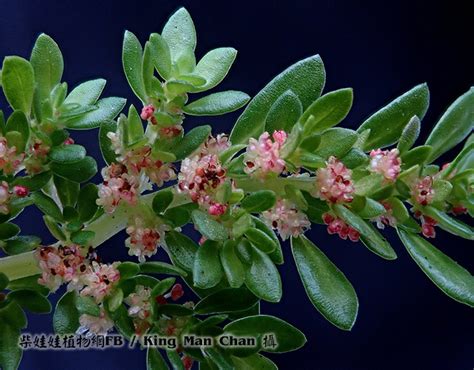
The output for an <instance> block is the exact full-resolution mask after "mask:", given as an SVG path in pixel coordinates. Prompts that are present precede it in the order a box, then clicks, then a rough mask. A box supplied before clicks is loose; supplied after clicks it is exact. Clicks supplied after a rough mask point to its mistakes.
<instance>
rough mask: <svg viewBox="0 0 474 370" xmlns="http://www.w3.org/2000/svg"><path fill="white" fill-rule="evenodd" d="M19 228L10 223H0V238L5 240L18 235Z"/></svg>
mask: <svg viewBox="0 0 474 370" xmlns="http://www.w3.org/2000/svg"><path fill="white" fill-rule="evenodd" d="M19 232H20V228H19V227H18V226H17V225H15V224H12V223H9V222H7V223H4V224H0V240H6V239H10V238H13V237H14V236H16V235H18V233H19Z"/></svg>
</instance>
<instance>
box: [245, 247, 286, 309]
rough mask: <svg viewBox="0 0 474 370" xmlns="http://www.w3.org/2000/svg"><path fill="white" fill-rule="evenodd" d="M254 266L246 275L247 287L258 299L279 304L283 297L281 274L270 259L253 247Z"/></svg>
mask: <svg viewBox="0 0 474 370" xmlns="http://www.w3.org/2000/svg"><path fill="white" fill-rule="evenodd" d="M251 253H252V257H251V258H252V265H251V266H250V267H249V268H248V269H247V271H246V273H245V285H246V286H247V288H249V290H250V291H251V292H252V293H253V294H255V295H256V296H257V297H259V298H261V299H263V300H265V301H268V302H273V303H276V302H279V301H280V299H281V296H282V285H281V278H280V274H279V273H278V270H277V268H276V267H275V265H274V264H273V262H272V260H271V259H270V257H269V256H268V255H267V254H265V253H264V252H262V251H261V250H260V249H257V248H255V247H251Z"/></svg>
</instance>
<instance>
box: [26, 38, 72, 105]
mask: <svg viewBox="0 0 474 370" xmlns="http://www.w3.org/2000/svg"><path fill="white" fill-rule="evenodd" d="M30 61H31V65H32V66H33V69H34V75H35V80H36V94H37V96H35V100H37V101H38V102H39V103H42V102H43V101H44V100H45V99H48V98H49V94H50V92H51V91H52V90H53V88H54V87H55V86H56V85H57V84H58V83H60V82H61V77H62V75H63V69H64V62H63V56H62V54H61V50H59V46H58V44H57V43H56V42H55V41H54V40H53V39H52V38H51V37H50V36H48V35H46V34H44V33H42V34H41V35H39V37H38V39H37V40H36V43H35V46H34V47H33V50H32V51H31V57H30ZM25 113H26V112H25Z"/></svg>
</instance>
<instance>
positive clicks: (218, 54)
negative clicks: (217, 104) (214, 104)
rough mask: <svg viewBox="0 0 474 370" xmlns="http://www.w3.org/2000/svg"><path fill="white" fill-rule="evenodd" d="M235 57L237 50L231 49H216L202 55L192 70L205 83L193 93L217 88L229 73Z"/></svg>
mask: <svg viewBox="0 0 474 370" xmlns="http://www.w3.org/2000/svg"><path fill="white" fill-rule="evenodd" d="M236 56H237V50H235V49H233V48H218V49H214V50H211V51H209V52H208V53H207V54H206V55H204V56H203V57H202V59H201V60H200V61H199V63H198V64H197V66H196V68H195V69H194V73H195V74H197V75H199V76H201V77H203V78H204V79H205V80H206V83H205V84H204V85H202V86H198V87H196V88H194V90H193V91H195V92H201V91H206V90H209V89H212V88H213V87H215V86H217V85H218V84H219V83H220V82H221V81H222V80H223V79H224V78H225V76H226V75H227V73H229V70H230V67H231V66H232V63H234V60H235V57H236Z"/></svg>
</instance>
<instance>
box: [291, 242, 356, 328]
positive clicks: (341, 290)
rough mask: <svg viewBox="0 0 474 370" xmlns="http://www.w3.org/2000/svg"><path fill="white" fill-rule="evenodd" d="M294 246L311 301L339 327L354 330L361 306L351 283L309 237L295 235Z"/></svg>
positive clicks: (295, 257)
mask: <svg viewBox="0 0 474 370" xmlns="http://www.w3.org/2000/svg"><path fill="white" fill-rule="evenodd" d="M291 248H292V252H293V258H294V259H295V263H296V267H297V268H298V273H299V274H300V278H301V281H302V282H303V285H304V288H305V290H306V294H307V295H308V297H309V299H310V300H311V303H313V305H314V307H316V309H317V310H318V311H319V312H321V314H322V315H323V316H324V317H325V318H326V319H327V320H328V321H330V322H331V323H332V324H334V325H336V326H337V327H338V328H340V329H344V330H351V328H352V326H353V325H354V323H355V320H356V318H357V311H358V308H359V301H358V299H357V294H356V292H355V290H354V287H353V286H352V284H351V283H350V282H349V280H347V278H346V277H345V276H344V274H343V273H342V271H341V270H339V269H338V268H337V267H336V265H334V264H333V263H332V262H331V261H330V260H329V258H327V257H326V255H325V254H324V253H323V252H322V251H321V250H320V249H319V248H318V247H316V245H314V244H313V243H312V242H311V241H310V240H308V239H307V238H306V237H304V236H300V237H298V238H292V240H291Z"/></svg>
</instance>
